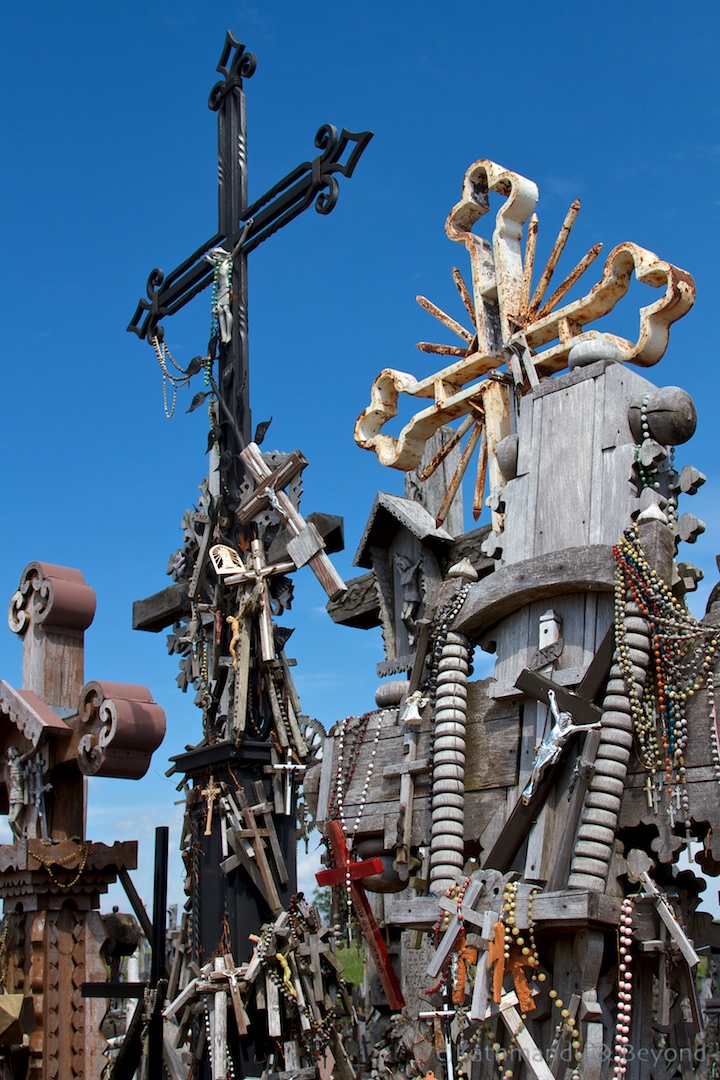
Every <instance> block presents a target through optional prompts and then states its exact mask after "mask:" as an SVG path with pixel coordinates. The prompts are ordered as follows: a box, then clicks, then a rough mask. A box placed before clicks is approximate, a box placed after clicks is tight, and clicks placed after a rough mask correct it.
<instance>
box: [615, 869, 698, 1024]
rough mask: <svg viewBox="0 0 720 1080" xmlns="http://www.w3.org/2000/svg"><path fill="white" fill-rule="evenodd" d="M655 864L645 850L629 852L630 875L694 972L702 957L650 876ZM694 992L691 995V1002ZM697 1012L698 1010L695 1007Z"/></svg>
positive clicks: (690, 980) (691, 981) (694, 1010)
mask: <svg viewBox="0 0 720 1080" xmlns="http://www.w3.org/2000/svg"><path fill="white" fill-rule="evenodd" d="M653 866H654V863H653V861H652V859H650V858H649V856H647V855H646V854H645V853H644V852H643V851H638V850H637V849H634V850H633V851H631V852H629V853H628V856H627V868H628V876H629V878H630V880H631V881H639V882H640V884H641V885H642V886H643V888H644V889H645V892H646V893H647V894H648V896H650V897H651V898H652V901H653V903H654V905H655V909H656V911H657V913H658V915H659V916H660V918H661V919H662V921H663V923H664V924H665V926H666V927H667V930H668V933H669V934H670V937H671V938H672V940H673V942H674V944H675V945H676V946H677V948H678V949H679V950H680V952H681V954H682V957H683V960H684V961H685V963H686V964H687V966H688V968H689V969H690V972H691V974H692V968H694V967H695V966H696V965H697V964H698V963H699V962H700V957H699V956H698V954H697V953H696V951H695V947H694V946H693V943H692V941H691V940H690V938H689V937H688V936H687V934H686V933H685V931H684V930H683V928H682V926H681V925H680V922H679V921H678V918H677V916H676V914H675V912H674V911H673V909H672V908H671V907H670V905H669V903H668V902H667V900H666V899H665V897H664V896H663V894H662V893H661V892H660V890H659V889H658V887H657V885H656V884H655V882H654V881H653V879H652V878H651V877H650V874H649V871H650V870H651V869H652V867H653ZM693 981H694V980H693V979H692V977H691V978H690V979H688V984H689V985H691V984H692V983H693ZM693 997H694V994H691V995H690V998H691V1003H692V999H693ZM693 1012H694V1013H696V1012H697V1010H696V1009H693Z"/></svg>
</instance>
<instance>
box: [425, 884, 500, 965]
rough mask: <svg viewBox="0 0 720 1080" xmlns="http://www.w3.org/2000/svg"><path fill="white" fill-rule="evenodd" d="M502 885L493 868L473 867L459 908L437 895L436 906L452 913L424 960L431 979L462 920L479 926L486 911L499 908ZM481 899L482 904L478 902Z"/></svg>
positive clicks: (450, 945) (456, 934)
mask: <svg viewBox="0 0 720 1080" xmlns="http://www.w3.org/2000/svg"><path fill="white" fill-rule="evenodd" d="M504 885H505V878H504V877H503V875H502V874H500V873H498V872H497V871H493V870H489V871H488V870H476V871H475V873H474V874H472V875H471V877H470V882H469V884H468V886H467V888H466V889H465V895H464V896H463V899H462V905H461V909H460V911H459V912H458V904H457V902H456V901H455V900H451V899H449V898H447V897H442V898H440V899H438V904H439V906H440V907H441V908H442V909H443V910H444V911H449V912H451V913H452V916H453V917H452V919H451V920H450V922H449V924H448V927H447V930H446V931H445V933H444V934H443V937H442V939H441V941H440V944H439V945H438V947H437V949H436V950H435V953H434V955H433V958H432V960H431V961H430V963H429V964H428V968H427V973H428V975H429V976H430V978H431V979H436V978H437V977H438V975H439V974H440V972H441V971H442V969H443V967H444V965H445V963H446V961H447V958H448V956H449V955H450V953H451V952H452V951H453V945H454V944H455V941H456V940H457V937H458V934H459V933H460V931H461V930H462V929H463V924H464V923H465V922H469V923H474V924H475V925H476V926H480V927H482V926H483V922H484V919H485V912H486V911H488V910H497V911H499V910H500V908H501V906H502V894H503V888H504ZM481 901H482V906H480V902H481Z"/></svg>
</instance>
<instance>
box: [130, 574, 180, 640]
mask: <svg viewBox="0 0 720 1080" xmlns="http://www.w3.org/2000/svg"><path fill="white" fill-rule="evenodd" d="M189 614H190V599H189V597H188V586H187V582H186V581H179V582H177V583H176V584H174V585H168V587H167V589H162V590H161V591H160V592H157V593H153V595H152V596H147V597H146V598H145V599H144V600H136V601H135V602H134V603H133V607H132V627H133V630H148V631H149V632H150V633H152V634H158V633H159V632H160V631H161V630H164V629H165V628H166V627H167V626H172V624H173V623H175V622H177V621H178V619H181V618H182V617H183V616H184V615H189Z"/></svg>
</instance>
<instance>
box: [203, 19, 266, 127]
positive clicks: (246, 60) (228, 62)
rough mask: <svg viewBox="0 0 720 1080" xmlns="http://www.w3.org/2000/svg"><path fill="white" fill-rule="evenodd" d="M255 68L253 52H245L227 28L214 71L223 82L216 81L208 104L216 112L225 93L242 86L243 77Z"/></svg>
mask: <svg viewBox="0 0 720 1080" xmlns="http://www.w3.org/2000/svg"><path fill="white" fill-rule="evenodd" d="M256 68H257V57H256V56H255V53H251V52H246V51H245V46H244V45H241V44H240V42H239V41H238V39H237V38H236V37H235V35H234V34H233V32H232V30H228V31H227V33H226V34H225V44H224V45H223V51H222V53H221V55H220V60H219V62H218V66H217V67H216V69H215V70H216V71H219V72H220V74H221V75H223V76H224V78H225V81H224V82H216V83H215V85H214V86H213V88H212V90H211V91H210V98H209V100H208V106H209V107H210V108H211V109H212V110H213V112H217V111H218V109H219V108H220V103H221V101H222V99H223V98H224V97H225V95H226V94H227V93H228V92H229V91H230V90H232V89H233V88H234V87H235V86H239V87H241V86H242V80H243V79H250V78H252V76H253V75H254V74H255V69H256Z"/></svg>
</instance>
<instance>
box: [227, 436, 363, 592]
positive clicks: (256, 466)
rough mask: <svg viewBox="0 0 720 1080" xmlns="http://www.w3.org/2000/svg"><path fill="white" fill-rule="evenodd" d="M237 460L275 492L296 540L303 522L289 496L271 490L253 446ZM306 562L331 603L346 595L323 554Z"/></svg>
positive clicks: (263, 464) (266, 470)
mask: <svg viewBox="0 0 720 1080" xmlns="http://www.w3.org/2000/svg"><path fill="white" fill-rule="evenodd" d="M240 457H241V458H242V460H243V462H244V463H245V466H246V467H247V470H248V472H249V473H250V474H251V475H252V476H253V478H254V479H255V481H256V482H257V483H258V484H260V483H262V482H265V484H266V490H267V491H269V490H270V488H272V489H273V490H274V491H275V495H276V497H277V501H278V503H279V505H280V508H281V511H282V513H283V515H284V517H285V521H286V523H287V526H288V529H289V531H290V532H291V533H292V534H293V536H299V535H300V533H302V532H303V530H305V529H306V527H307V526H306V522H305V519H304V518H303V517H302V515H301V514H300V512H299V511H298V510H297V509H296V507H295V506H293V503H292V501H291V499H290V498H289V496H288V495H287V494H286V493H285V492H284V491H282V490H280V491H278V490H276V489H275V484H274V476H275V474H274V473H273V472H272V470H271V469H270V467H269V465H268V464H267V462H266V461H265V459H264V458H263V456H262V453H261V452H260V447H259V446H258V445H257V443H249V444H248V445H247V446H246V447H245V449H244V450H242V451H241V453H240ZM307 562H308V566H309V567H310V569H311V570H312V572H313V573H314V574H315V577H316V578H317V579H318V581H319V582H320V584H321V585H322V587H323V589H324V590H325V592H326V593H327V594H328V596H329V597H330V599H331V600H335V599H337V597H338V596H340V595H341V594H342V593H344V592H346V591H347V585H346V584H345V582H344V581H343V579H342V578H341V577H340V575H339V574H338V572H337V570H336V569H335V567H334V566H333V564H332V563H331V562H330V559H329V558H328V556H327V555H326V554H325V552H324V551H318V553H317V554H316V555H313V556H312V557H311V558H310V559H308V560H307Z"/></svg>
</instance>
